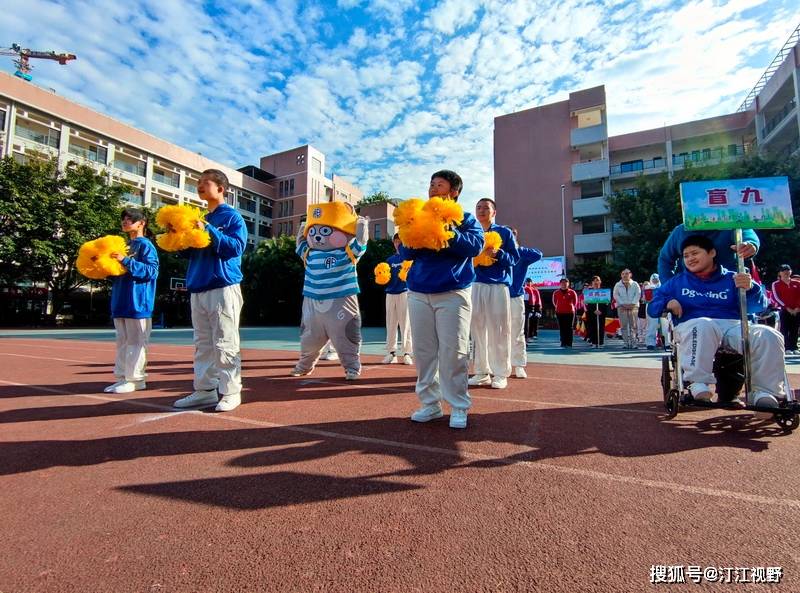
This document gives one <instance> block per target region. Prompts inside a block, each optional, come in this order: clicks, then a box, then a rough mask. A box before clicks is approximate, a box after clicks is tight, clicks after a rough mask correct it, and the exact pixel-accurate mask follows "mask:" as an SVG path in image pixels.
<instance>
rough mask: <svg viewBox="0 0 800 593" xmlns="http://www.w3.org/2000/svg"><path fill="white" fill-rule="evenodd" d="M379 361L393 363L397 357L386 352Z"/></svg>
mask: <svg viewBox="0 0 800 593" xmlns="http://www.w3.org/2000/svg"><path fill="white" fill-rule="evenodd" d="M381 362H382V363H383V364H394V363H396V362H397V357H396V356H395V355H394V354H387V355H386V356H384V357H383V360H382V361H381Z"/></svg>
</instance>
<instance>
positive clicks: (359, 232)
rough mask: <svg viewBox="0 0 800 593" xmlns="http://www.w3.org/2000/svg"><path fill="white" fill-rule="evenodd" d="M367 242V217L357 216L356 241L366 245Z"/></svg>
mask: <svg viewBox="0 0 800 593" xmlns="http://www.w3.org/2000/svg"><path fill="white" fill-rule="evenodd" d="M368 240H369V216H359V217H358V220H356V241H358V242H359V243H361V244H362V245H366V244H367V241H368Z"/></svg>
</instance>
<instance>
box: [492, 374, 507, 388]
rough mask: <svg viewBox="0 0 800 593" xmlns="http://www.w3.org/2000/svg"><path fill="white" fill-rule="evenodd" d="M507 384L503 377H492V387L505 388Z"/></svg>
mask: <svg viewBox="0 0 800 593" xmlns="http://www.w3.org/2000/svg"><path fill="white" fill-rule="evenodd" d="M507 386H508V379H506V378H505V377H495V378H494V379H492V389H505V388H506V387H507Z"/></svg>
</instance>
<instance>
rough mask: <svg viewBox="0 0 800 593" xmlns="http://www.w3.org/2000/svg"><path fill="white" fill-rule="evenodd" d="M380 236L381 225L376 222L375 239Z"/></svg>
mask: <svg viewBox="0 0 800 593" xmlns="http://www.w3.org/2000/svg"><path fill="white" fill-rule="evenodd" d="M380 238H381V225H380V224H378V223H377V222H376V223H375V239H376V240H377V239H380Z"/></svg>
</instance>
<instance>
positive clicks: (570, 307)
mask: <svg viewBox="0 0 800 593" xmlns="http://www.w3.org/2000/svg"><path fill="white" fill-rule="evenodd" d="M577 304H578V293H576V292H575V291H574V290H572V289H571V288H568V289H567V290H561V289H560V288H559V289H557V290H555V291H553V306H554V307H555V308H556V313H564V314H568V313H574V312H575V305H577Z"/></svg>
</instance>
